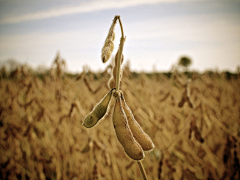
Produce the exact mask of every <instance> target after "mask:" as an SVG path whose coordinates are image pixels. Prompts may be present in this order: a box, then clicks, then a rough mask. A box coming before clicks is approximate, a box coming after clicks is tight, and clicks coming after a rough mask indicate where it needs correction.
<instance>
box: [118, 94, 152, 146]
mask: <svg viewBox="0 0 240 180" xmlns="http://www.w3.org/2000/svg"><path fill="white" fill-rule="evenodd" d="M121 102H122V106H123V110H124V112H125V114H126V116H127V120H128V125H129V127H130V129H131V132H132V134H133V137H134V138H135V139H136V141H137V142H138V143H139V144H140V145H141V146H142V149H143V150H144V151H151V150H153V149H154V147H155V146H154V144H153V142H152V139H151V138H150V137H149V136H148V135H147V134H146V133H145V132H144V131H143V129H142V128H141V126H140V125H139V124H138V122H137V121H136V120H135V118H134V116H133V114H132V111H131V109H130V108H129V107H128V105H127V103H126V101H125V99H124V97H123V94H121Z"/></svg>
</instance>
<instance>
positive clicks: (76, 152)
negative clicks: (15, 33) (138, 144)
mask: <svg viewBox="0 0 240 180" xmlns="http://www.w3.org/2000/svg"><path fill="white" fill-rule="evenodd" d="M18 74H19V73H18ZM19 75H20V76H21V72H20V74H19ZM93 76H95V75H94V74H92V73H88V75H86V74H85V75H84V76H82V77H80V76H79V77H78V80H77V81H76V80H74V79H70V78H68V77H64V78H62V79H61V78H58V79H54V80H53V79H52V80H51V78H50V77H48V76H44V80H43V81H42V80H40V79H39V78H36V77H34V76H31V75H30V74H28V75H27V76H24V75H22V77H21V78H13V79H11V78H10V79H6V78H5V79H0V94H1V98H0V168H1V175H0V176H1V177H0V179H57V180H58V179H108V180H111V179H116V180H119V179H123V180H125V179H140V178H141V174H140V171H139V169H138V167H137V164H136V163H132V161H131V159H130V158H129V157H128V156H127V155H126V154H125V152H124V150H123V148H122V146H121V144H120V143H119V142H118V141H117V140H116V136H115V132H114V128H113V124H112V122H111V116H112V111H111V112H109V113H108V114H107V115H105V116H104V118H103V120H101V122H100V123H99V124H98V126H97V128H94V130H91V131H90V130H89V129H86V128H85V127H83V126H82V122H83V120H84V118H85V117H86V115H87V113H88V112H90V111H91V110H92V109H93V107H94V105H95V104H96V103H97V102H99V101H100V100H101V99H102V97H103V96H104V95H105V94H106V93H107V92H108V91H109V90H108V87H107V83H108V78H109V76H110V75H108V74H105V76H103V77H100V74H97V75H96V76H97V77H98V78H92V77H93ZM123 76H125V79H124V81H123V82H122V83H121V89H122V91H124V97H125V99H126V101H127V102H128V106H129V107H130V108H131V110H132V112H133V114H134V116H135V119H136V121H137V122H138V123H139V124H140V125H141V127H142V128H143V130H144V131H145V132H146V133H147V134H148V135H149V137H151V139H152V140H153V143H154V144H155V149H154V150H153V151H151V152H149V153H146V156H148V158H146V159H145V160H144V161H143V164H144V167H145V170H146V173H147V174H148V178H149V180H151V179H231V178H232V179H239V163H240V162H239V160H240V146H239V145H240V144H239V141H240V137H239V136H240V126H239V124H240V93H239V89H240V79H239V77H238V79H230V80H227V79H226V77H224V76H223V75H218V74H214V75H212V76H209V75H207V74H202V75H198V74H194V75H193V76H192V77H194V78H193V79H192V82H191V83H189V84H188V85H187V87H185V84H187V77H186V76H184V75H183V74H178V75H175V76H177V78H176V77H173V78H170V79H168V78H167V77H166V76H165V75H163V74H156V75H155V76H152V77H151V78H149V77H148V76H147V75H146V74H144V73H142V74H137V75H136V76H134V74H133V73H131V72H127V71H126V70H125V71H124V74H123ZM126 76H127V77H126ZM86 79H87V81H86ZM86 82H87V83H86ZM88 83H89V84H91V88H92V89H96V91H94V93H93V91H91V90H90V89H91V88H89V87H88ZM100 84H105V86H104V85H103V86H101V88H98V87H100ZM186 88H188V89H189V90H190V91H189V90H186ZM185 91H187V92H189V93H187V94H186V92H185ZM183 96H184V97H183ZM184 98H185V99H186V103H182V104H181V107H179V103H180V102H181V101H182V99H184ZM188 99H189V100H190V103H191V104H192V107H191V106H190V105H189V102H188ZM113 105H114V103H113V102H111V104H110V106H111V108H110V109H114V108H113ZM129 161H130V162H129Z"/></svg>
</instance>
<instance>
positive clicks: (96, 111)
mask: <svg viewBox="0 0 240 180" xmlns="http://www.w3.org/2000/svg"><path fill="white" fill-rule="evenodd" d="M114 89H115V88H113V89H111V90H110V91H109V92H108V93H107V94H106V95H105V96H104V98H103V99H102V100H101V101H100V102H99V103H98V104H97V105H96V106H95V107H94V108H93V110H92V111H91V112H90V113H89V114H88V115H87V117H86V118H85V119H84V121H83V125H84V126H85V127H87V128H91V127H93V126H94V125H95V124H97V122H98V121H99V120H100V119H102V117H103V116H104V115H105V114H106V112H107V110H108V105H109V102H110V100H111V97H112V93H113V90H114Z"/></svg>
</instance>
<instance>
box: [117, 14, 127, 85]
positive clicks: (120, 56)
mask: <svg viewBox="0 0 240 180" xmlns="http://www.w3.org/2000/svg"><path fill="white" fill-rule="evenodd" d="M118 20H119V24H120V27H121V32H122V37H121V39H120V45H119V49H118V51H119V52H118V59H117V79H116V90H119V86H120V70H121V59H122V51H123V45H124V42H125V38H124V32H123V27H122V22H121V19H120V16H118Z"/></svg>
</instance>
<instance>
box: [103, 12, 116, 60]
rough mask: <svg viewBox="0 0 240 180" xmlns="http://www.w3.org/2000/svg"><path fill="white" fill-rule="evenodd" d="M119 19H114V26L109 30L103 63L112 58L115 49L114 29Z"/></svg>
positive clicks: (104, 47)
mask: <svg viewBox="0 0 240 180" xmlns="http://www.w3.org/2000/svg"><path fill="white" fill-rule="evenodd" d="M118 18H119V16H115V17H114V19H113V22H112V25H111V27H110V29H109V32H108V35H107V38H106V40H105V43H104V46H103V48H102V61H103V63H105V62H107V61H108V59H109V58H110V56H111V54H112V52H113V49H114V43H113V41H114V39H115V31H114V28H115V25H116V23H117V20H118Z"/></svg>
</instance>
